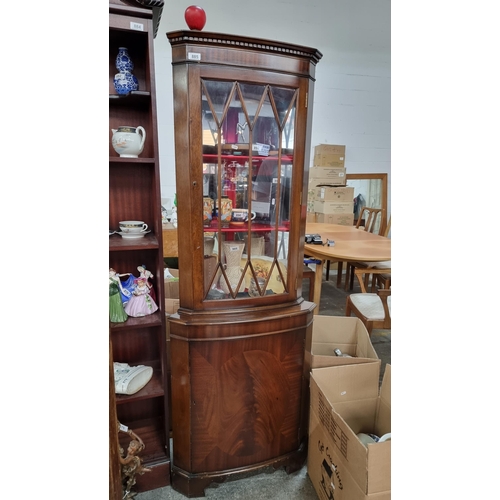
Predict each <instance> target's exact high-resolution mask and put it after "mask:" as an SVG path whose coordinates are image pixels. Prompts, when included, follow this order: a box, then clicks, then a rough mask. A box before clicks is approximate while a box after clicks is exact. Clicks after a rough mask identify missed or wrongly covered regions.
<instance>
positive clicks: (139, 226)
mask: <svg viewBox="0 0 500 500" xmlns="http://www.w3.org/2000/svg"><path fill="white" fill-rule="evenodd" d="M119 224H120V231H121V232H122V233H143V232H144V231H147V229H148V225H147V224H146V223H145V222H144V221H142V220H123V221H121V222H119Z"/></svg>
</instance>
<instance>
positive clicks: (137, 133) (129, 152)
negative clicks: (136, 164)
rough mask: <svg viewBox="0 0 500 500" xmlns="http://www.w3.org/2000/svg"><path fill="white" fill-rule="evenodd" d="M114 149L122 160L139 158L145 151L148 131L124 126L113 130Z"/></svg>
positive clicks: (112, 141) (112, 142)
mask: <svg viewBox="0 0 500 500" xmlns="http://www.w3.org/2000/svg"><path fill="white" fill-rule="evenodd" d="M111 131H112V132H113V138H112V139H111V144H112V145H113V149H114V150H115V151H116V152H117V153H118V154H119V155H120V157H121V158H138V157H139V155H140V154H141V153H142V150H143V149H144V141H145V140H146V131H145V130H144V129H143V128H142V127H141V126H139V127H128V126H122V127H118V128H117V129H114V128H113V129H111Z"/></svg>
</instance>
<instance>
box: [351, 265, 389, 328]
mask: <svg viewBox="0 0 500 500" xmlns="http://www.w3.org/2000/svg"><path fill="white" fill-rule="evenodd" d="M367 272H369V273H371V274H382V273H384V274H390V273H391V270H390V269H362V268H357V269H355V270H354V273H355V275H356V277H357V278H358V280H359V284H360V287H361V293H351V294H350V295H349V296H348V297H347V300H346V306H345V315H346V316H351V314H354V315H355V316H357V317H358V318H359V319H360V320H361V321H362V322H363V324H364V325H365V327H366V330H367V331H368V334H369V335H371V333H372V330H373V329H374V328H382V329H384V330H390V329H391V289H390V288H384V289H378V290H377V292H376V293H368V292H367V291H366V287H365V281H364V276H363V274H365V273H367Z"/></svg>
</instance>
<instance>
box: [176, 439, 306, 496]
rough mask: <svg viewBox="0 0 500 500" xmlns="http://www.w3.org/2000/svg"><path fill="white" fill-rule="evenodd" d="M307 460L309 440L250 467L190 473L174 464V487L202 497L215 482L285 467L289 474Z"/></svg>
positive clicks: (183, 492) (185, 493)
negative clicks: (283, 454) (295, 449)
mask: <svg viewBox="0 0 500 500" xmlns="http://www.w3.org/2000/svg"><path fill="white" fill-rule="evenodd" d="M306 460H307V440H306V441H304V442H303V443H302V444H301V446H300V448H299V449H298V450H297V451H294V452H292V453H289V454H287V455H285V456H282V457H278V458H275V459H274V460H268V461H266V462H264V463H261V464H253V465H252V466H249V467H242V468H239V469H233V470H225V471H222V472H213V473H199V474H190V473H188V472H186V471H185V470H182V469H180V468H178V467H176V466H175V464H172V484H171V486H172V488H173V489H174V490H175V491H177V492H179V493H182V494H183V495H184V496H186V497H188V498H201V497H204V496H205V489H206V488H208V487H209V486H210V485H211V484H214V483H219V484H221V483H224V482H226V481H237V480H239V479H245V478H247V477H251V476H255V475H257V474H261V473H263V472H270V473H272V472H274V471H275V470H278V469H280V468H282V467H283V468H284V469H285V471H286V473H287V474H292V473H294V472H296V471H298V470H299V469H301V468H302V467H303V466H304V465H305V463H306Z"/></svg>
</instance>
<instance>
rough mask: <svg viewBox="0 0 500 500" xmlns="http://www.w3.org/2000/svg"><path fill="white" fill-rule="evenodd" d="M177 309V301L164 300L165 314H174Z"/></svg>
mask: <svg viewBox="0 0 500 500" xmlns="http://www.w3.org/2000/svg"><path fill="white" fill-rule="evenodd" d="M177 309H179V299H165V314H175V313H176V312H177Z"/></svg>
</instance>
